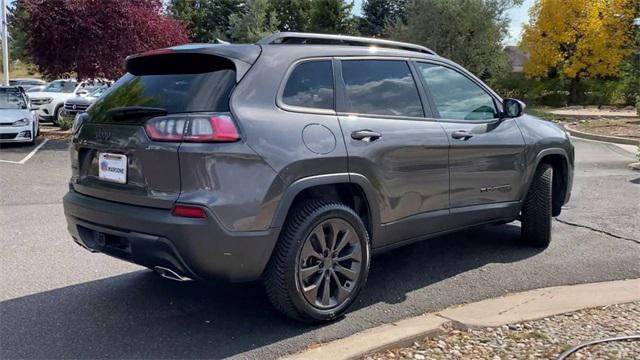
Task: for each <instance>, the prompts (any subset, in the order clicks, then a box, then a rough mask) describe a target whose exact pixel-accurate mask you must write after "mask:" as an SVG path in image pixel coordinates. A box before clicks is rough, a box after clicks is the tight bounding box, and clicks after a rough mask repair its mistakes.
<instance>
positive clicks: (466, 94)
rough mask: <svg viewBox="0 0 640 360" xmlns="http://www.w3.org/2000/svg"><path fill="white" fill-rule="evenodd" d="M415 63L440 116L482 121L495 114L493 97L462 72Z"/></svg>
mask: <svg viewBox="0 0 640 360" xmlns="http://www.w3.org/2000/svg"><path fill="white" fill-rule="evenodd" d="M417 65H418V72H419V73H420V74H421V75H422V76H423V77H424V80H425V81H426V82H427V86H428V88H429V91H430V92H431V95H432V96H433V100H434V101H435V103H436V108H437V109H438V112H439V113H440V117H441V118H443V119H452V120H469V121H474V120H475V121H484V120H489V119H494V118H496V117H497V111H496V107H495V105H494V103H493V98H492V97H491V96H490V95H489V94H487V92H486V91H484V90H483V89H482V88H481V87H480V86H478V85H477V84H476V83H474V82H473V81H471V80H470V79H469V78H467V77H466V76H464V75H462V74H460V73H459V72H457V71H455V70H453V69H450V68H447V67H444V66H440V65H435V64H426V63H418V64H417Z"/></svg>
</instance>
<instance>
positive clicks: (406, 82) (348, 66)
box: [341, 60, 424, 117]
mask: <svg viewBox="0 0 640 360" xmlns="http://www.w3.org/2000/svg"><path fill="white" fill-rule="evenodd" d="M341 62H342V78H343V79H344V85H345V90H346V107H347V109H346V111H347V112H350V113H358V114H374V115H392V116H411V117H421V116H424V112H423V111H422V102H421V101H420V95H419V94H418V88H417V86H416V83H415V81H414V80H413V76H411V70H410V69H409V64H407V62H406V61H401V60H342V61H341Z"/></svg>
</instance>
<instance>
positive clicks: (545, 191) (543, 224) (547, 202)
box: [521, 164, 553, 247]
mask: <svg viewBox="0 0 640 360" xmlns="http://www.w3.org/2000/svg"><path fill="white" fill-rule="evenodd" d="M552 182H553V168H552V167H551V166H550V165H549V164H540V165H539V166H538V168H537V169H536V172H535V174H534V176H533V180H532V181H531V186H530V187H529V192H528V193H527V197H526V198H525V200H524V205H523V207H522V215H521V221H522V227H521V229H522V242H523V243H524V244H527V245H533V246H542V247H546V246H548V245H549V243H550V242H551V209H552V206H551V197H552V190H551V186H552Z"/></svg>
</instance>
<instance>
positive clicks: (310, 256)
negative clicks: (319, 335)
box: [264, 200, 370, 322]
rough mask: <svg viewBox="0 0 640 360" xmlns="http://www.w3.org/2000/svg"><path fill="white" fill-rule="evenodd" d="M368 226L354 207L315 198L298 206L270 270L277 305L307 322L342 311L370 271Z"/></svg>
mask: <svg viewBox="0 0 640 360" xmlns="http://www.w3.org/2000/svg"><path fill="white" fill-rule="evenodd" d="M369 262H370V250H369V236H368V233H367V230H366V228H365V226H364V224H363V222H362V220H361V219H360V217H359V216H358V214H356V213H355V212H354V211H353V210H352V209H351V208H349V207H347V206H346V205H344V204H341V203H337V202H331V201H322V200H315V201H309V202H306V203H304V204H302V205H301V206H299V207H297V208H296V209H295V210H293V213H292V214H291V215H290V216H289V218H288V219H287V222H286V224H285V226H284V228H283V229H282V233H281V235H280V239H279V240H278V244H277V245H276V249H275V250H274V253H273V255H272V258H271V260H270V262H269V265H268V268H267V271H266V273H265V280H264V285H265V290H266V293H267V296H268V297H269V300H270V301H271V303H272V304H273V305H274V307H275V308H276V309H278V310H279V311H280V312H282V313H283V314H285V315H286V316H288V317H290V318H293V319H295V320H300V321H304V322H323V321H330V320H333V319H335V318H337V317H339V316H341V315H342V314H343V313H344V312H345V311H346V310H347V308H348V307H349V305H351V303H352V302H353V301H354V299H355V298H356V297H357V295H358V293H359V292H360V290H362V288H363V287H364V284H365V282H366V280H367V275H368V272H369Z"/></svg>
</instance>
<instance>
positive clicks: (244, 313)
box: [0, 225, 541, 358]
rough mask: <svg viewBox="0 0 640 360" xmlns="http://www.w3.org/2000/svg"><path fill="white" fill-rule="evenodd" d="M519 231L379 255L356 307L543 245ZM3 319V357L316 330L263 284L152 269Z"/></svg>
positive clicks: (29, 304)
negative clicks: (284, 311)
mask: <svg viewBox="0 0 640 360" xmlns="http://www.w3.org/2000/svg"><path fill="white" fill-rule="evenodd" d="M519 237H520V228H519V227H517V226H514V225H504V226H486V227H481V228H477V229H473V230H468V231H465V232H463V233H458V234H452V235H448V236H442V237H438V238H435V239H432V240H429V241H426V242H421V243H417V244H414V245H411V246H408V247H404V248H401V249H398V250H395V251H393V252H390V253H386V254H383V255H380V256H378V257H376V258H374V261H373V263H372V265H373V266H372V269H371V273H370V276H369V282H368V284H367V287H366V289H365V290H364V291H363V292H362V293H361V294H360V298H359V299H360V301H359V302H358V303H357V304H355V306H354V309H353V310H352V311H358V310H360V309H363V308H367V307H369V306H371V305H374V304H376V303H380V302H385V303H398V302H402V301H403V300H404V299H405V298H406V294H407V293H408V292H411V291H413V290H415V289H419V288H423V287H428V286H429V285H431V284H434V283H437V282H439V281H441V280H443V279H446V278H448V277H451V276H455V275H457V274H460V273H463V272H466V271H469V270H472V269H476V268H478V267H482V266H484V265H486V264H489V263H509V262H516V261H519V260H522V259H525V258H528V257H531V256H533V255H535V254H537V253H539V252H540V251H541V249H535V248H529V247H521V246H518V245H517V244H516V241H517V239H518V238H519ZM87 271H91V270H90V269H87ZM52 276H55V274H53V273H52ZM342 321H348V319H346V320H342ZM0 323H1V324H0V331H1V332H0V344H1V346H0V348H1V349H0V358H62V357H64V358H205V357H206V358H222V357H228V356H233V355H237V354H240V353H243V352H246V351H250V350H253V349H256V348H259V347H263V346H266V345H269V344H272V343H275V342H279V341H282V340H285V339H288V338H291V337H296V336H299V335H304V334H305V333H308V332H311V331H313V330H317V329H318V328H319V327H318V326H311V325H304V324H299V323H295V322H293V321H290V320H287V319H285V318H283V317H281V316H280V315H279V314H277V313H276V312H275V310H273V309H272V307H271V305H270V304H269V302H268V300H267V299H266V297H265V296H264V294H263V291H262V288H261V286H260V284H258V283H247V284H226V283H209V284H203V283H196V282H191V283H176V282H172V281H168V280H165V279H162V278H160V277H158V276H156V275H155V274H153V273H152V272H150V271H137V272H133V273H128V274H124V275H120V276H114V277H110V278H106V279H101V280H96V281H91V282H86V283H82V284H78V285H73V286H68V287H64V288H60V289H55V290H51V291H47V292H42V293H38V294H34V295H28V296H24V297H21V298H16V299H11V300H7V301H4V302H2V303H0ZM329 326H332V325H329ZM298 350H302V349H291V351H292V352H293V351H298Z"/></svg>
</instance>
